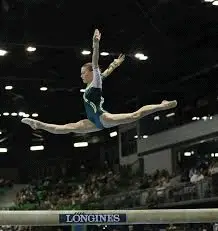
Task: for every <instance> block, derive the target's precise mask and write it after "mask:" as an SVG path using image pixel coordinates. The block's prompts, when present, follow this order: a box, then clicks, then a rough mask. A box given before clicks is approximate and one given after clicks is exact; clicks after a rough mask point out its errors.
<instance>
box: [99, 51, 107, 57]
mask: <svg viewBox="0 0 218 231" xmlns="http://www.w3.org/2000/svg"><path fill="white" fill-rule="evenodd" d="M100 55H101V56H108V55H109V53H108V52H101V53H100Z"/></svg>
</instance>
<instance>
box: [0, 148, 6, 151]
mask: <svg viewBox="0 0 218 231" xmlns="http://www.w3.org/2000/svg"><path fill="white" fill-rule="evenodd" d="M7 151H8V149H7V148H0V152H7Z"/></svg>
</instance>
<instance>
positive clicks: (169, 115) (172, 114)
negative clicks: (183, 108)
mask: <svg viewBox="0 0 218 231" xmlns="http://www.w3.org/2000/svg"><path fill="white" fill-rule="evenodd" d="M174 115H175V113H174V112H173V113H169V114H167V115H166V117H167V118H169V117H172V116H174Z"/></svg>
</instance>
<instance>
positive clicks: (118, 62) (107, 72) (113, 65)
mask: <svg viewBox="0 0 218 231" xmlns="http://www.w3.org/2000/svg"><path fill="white" fill-rule="evenodd" d="M124 60H125V55H123V54H120V55H119V57H118V58H117V59H114V61H113V62H112V63H111V64H110V65H109V67H108V68H107V69H106V70H105V71H104V72H103V73H102V74H101V76H102V79H105V78H106V77H108V76H109V75H110V74H111V73H112V72H113V71H114V70H115V69H116V68H117V67H119V66H120V65H121V64H122V63H123V61H124Z"/></svg>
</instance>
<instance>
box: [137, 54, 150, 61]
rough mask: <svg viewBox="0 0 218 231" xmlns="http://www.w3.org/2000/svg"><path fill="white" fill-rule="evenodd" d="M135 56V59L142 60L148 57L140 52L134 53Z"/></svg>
mask: <svg viewBox="0 0 218 231" xmlns="http://www.w3.org/2000/svg"><path fill="white" fill-rule="evenodd" d="M135 57H136V58H137V59H139V60H143V61H144V60H147V59H148V56H146V55H144V54H142V53H136V54H135Z"/></svg>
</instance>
